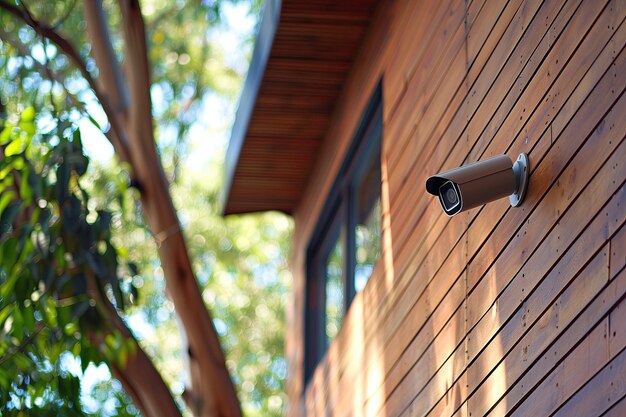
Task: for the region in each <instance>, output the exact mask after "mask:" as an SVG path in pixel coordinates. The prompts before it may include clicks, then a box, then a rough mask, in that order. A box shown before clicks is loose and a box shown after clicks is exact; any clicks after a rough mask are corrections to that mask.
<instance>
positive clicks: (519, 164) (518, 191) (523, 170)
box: [509, 153, 530, 207]
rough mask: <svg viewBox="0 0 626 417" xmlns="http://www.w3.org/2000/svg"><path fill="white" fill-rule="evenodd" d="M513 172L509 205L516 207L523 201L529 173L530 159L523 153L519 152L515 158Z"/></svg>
mask: <svg viewBox="0 0 626 417" xmlns="http://www.w3.org/2000/svg"><path fill="white" fill-rule="evenodd" d="M513 172H514V173H515V183H516V187H515V192H514V193H513V194H511V195H510V196H509V202H510V203H511V207H518V206H519V205H520V204H522V201H524V196H525V195H526V189H527V188H528V177H529V175H530V161H529V160H528V155H526V154H525V153H521V154H519V156H518V157H517V160H516V161H515V163H514V164H513Z"/></svg>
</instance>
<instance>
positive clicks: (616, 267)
mask: <svg viewBox="0 0 626 417" xmlns="http://www.w3.org/2000/svg"><path fill="white" fill-rule="evenodd" d="M610 253H611V263H610V265H609V271H610V277H611V279H613V277H615V275H617V274H618V273H619V272H620V271H621V270H622V269H623V268H624V266H626V227H622V228H621V229H620V231H619V232H618V233H617V234H616V235H615V236H614V237H613V239H611V249H610Z"/></svg>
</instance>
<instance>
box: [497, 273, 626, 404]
mask: <svg viewBox="0 0 626 417" xmlns="http://www.w3.org/2000/svg"><path fill="white" fill-rule="evenodd" d="M625 289H626V274H623V276H619V278H618V279H617V280H615V281H611V282H610V284H609V285H608V286H606V287H605V288H604V289H603V290H602V292H601V293H600V294H599V295H598V296H597V297H596V298H595V299H594V300H593V301H592V302H591V304H589V305H588V306H587V307H584V306H581V307H580V310H581V313H580V314H579V315H578V316H577V317H576V319H575V320H573V321H572V324H571V325H570V326H569V327H566V328H565V329H564V331H563V333H562V334H560V335H558V337H557V338H556V339H555V340H554V337H553V333H548V336H552V337H551V338H549V339H548V340H546V338H538V339H533V338H532V337H531V335H529V336H528V337H527V338H526V339H525V340H524V341H523V343H526V346H527V348H526V351H527V352H529V353H530V354H531V356H530V357H528V359H529V360H527V362H526V365H525V369H524V370H523V373H522V376H521V377H519V378H517V379H515V380H513V381H511V385H512V387H511V388H509V390H508V392H507V394H506V396H505V397H503V399H501V400H500V401H499V402H497V404H496V405H495V406H494V407H493V408H492V409H491V410H490V411H489V413H488V414H487V415H488V416H497V415H504V414H507V413H509V412H511V411H513V410H515V409H516V408H517V406H518V405H519V404H520V403H521V401H523V400H524V399H526V398H527V397H528V394H529V393H530V392H532V391H533V390H535V389H536V387H537V386H538V385H539V384H540V383H541V382H542V381H544V380H545V377H546V375H547V374H548V373H549V372H551V371H552V370H553V369H554V368H555V367H556V365H557V364H558V363H560V361H561V360H562V358H563V357H564V356H565V355H566V354H567V353H568V352H570V351H571V350H572V349H573V348H575V346H576V345H578V344H579V342H580V340H582V339H583V338H584V337H585V335H586V334H588V333H589V332H590V331H591V329H593V328H594V327H595V326H597V324H598V323H599V322H600V321H603V320H605V317H606V315H607V314H608V313H609V312H610V311H611V310H612V309H613V307H614V306H615V305H616V304H617V303H619V302H620V299H621V298H623V294H624V290H625ZM549 314H553V312H550V313H549ZM546 320H550V319H549V318H547V319H546ZM533 358H534V362H533V360H532V359H533Z"/></svg>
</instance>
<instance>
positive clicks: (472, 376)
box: [416, 142, 626, 415]
mask: <svg viewBox="0 0 626 417" xmlns="http://www.w3.org/2000/svg"><path fill="white" fill-rule="evenodd" d="M624 143H625V144H626V142H624ZM625 146H626V145H625ZM624 198H626V187H623V189H622V193H621V194H620V195H619V196H616V197H615V198H614V199H613V200H612V203H611V204H610V205H609V207H611V208H610V209H607V213H611V216H614V215H616V214H617V213H620V210H619V208H618V206H617V204H618V203H621V201H622V200H623V199H624ZM621 216H622V219H621V221H622V223H623V222H624V221H625V220H626V213H623V212H622V213H621ZM607 223H608V221H607V216H606V213H605V212H604V211H603V212H601V213H599V214H598V216H597V218H596V222H595V226H594V227H592V228H590V230H591V231H590V232H589V233H587V235H586V236H587V238H586V239H589V240H592V239H595V240H596V241H597V242H599V243H603V242H604V239H602V238H600V239H599V240H598V236H600V237H601V236H602V235H601V234H598V233H597V231H598V230H600V231H601V230H604V229H605V228H606V227H607ZM592 241H593V240H592ZM589 243H590V242H589V241H588V240H582V241H581V242H580V243H579V244H577V246H576V247H577V248H578V249H577V250H580V248H581V247H587V246H592V245H589ZM597 244H598V243H596V246H597ZM572 255H579V253H578V252H576V250H575V251H574V252H573V253H572ZM601 258H603V259H602V260H598V262H602V261H603V262H605V263H606V262H607V259H606V258H605V257H604V254H603V255H602V257H601ZM596 267H598V265H596ZM562 272H563V274H567V273H568V271H567V270H563V271H562ZM604 272H605V278H604V281H605V282H606V281H607V280H608V277H606V273H607V269H606V268H605V271H604ZM538 274H540V273H538ZM558 274H559V270H556V272H555V275H558ZM520 279H521V278H520ZM586 289H587V290H589V289H591V288H586ZM545 296H546V295H544V294H538V295H537V296H536V297H539V299H541V298H542V297H545ZM565 300H567V298H565V297H564V298H563V299H562V301H565ZM522 301H523V302H524V304H523V308H521V309H520V312H519V314H518V315H519V317H518V319H517V320H516V319H515V318H513V320H512V321H511V323H512V326H513V330H515V325H518V326H519V324H520V323H524V326H522V330H524V328H525V327H526V324H525V323H526V318H524V317H523V316H524V315H526V316H528V319H529V320H530V319H531V317H530V316H531V314H530V313H531V307H533V303H530V304H528V301H525V300H522ZM507 303H508V304H507ZM511 303H512V304H513V305H514V306H515V305H518V304H517V302H515V301H513V302H510V301H508V302H507V301H506V300H503V301H500V303H499V305H502V306H504V305H505V304H506V305H509V304H511ZM539 304H541V303H539ZM537 310H538V311H541V310H540V309H537ZM532 311H533V312H534V311H535V308H534V307H533V309H532ZM496 313H499V311H498V310H496ZM563 314H564V316H566V317H567V314H566V311H564V312H563ZM572 314H574V315H575V314H576V311H574V312H573V313H572ZM533 316H534V314H533ZM496 319H500V320H501V321H504V322H507V321H508V319H507V317H506V316H505V317H502V318H499V317H498V316H497V315H496ZM529 324H530V323H529ZM559 324H563V325H567V323H566V322H565V323H559ZM472 337H476V335H475V334H473V333H472V334H470V335H469V336H468V339H471V338H472ZM504 342H505V340H502V339H496V340H495V341H493V346H495V349H492V352H489V351H488V352H486V353H485V352H483V353H481V355H483V354H484V355H487V357H488V359H487V360H486V361H485V362H483V365H484V367H481V366H479V365H474V367H471V366H470V372H469V375H468V381H469V387H468V389H469V392H472V391H473V390H474V387H475V386H476V384H477V382H476V379H477V378H480V379H479V380H482V378H484V376H485V375H486V374H489V373H490V372H491V369H492V368H491V366H493V365H495V364H497V363H498V361H499V360H500V359H501V355H500V356H498V355H497V354H498V352H499V351H503V352H507V351H508V350H509V349H510V347H507V346H502V344H504ZM506 342H508V343H507V344H508V345H511V344H514V342H515V340H513V341H506ZM462 348H463V349H464V350H465V349H469V347H468V345H464V346H463V347H462ZM458 350H460V349H457V351H458ZM444 352H445V351H444ZM494 353H495V354H496V355H494ZM443 354H444V356H445V353H443ZM489 354H491V355H492V357H489ZM478 363H480V362H478ZM435 367H436V365H435ZM504 369H506V368H504ZM476 370H478V375H476V372H475V371H476ZM505 373H506V372H505V371H504V370H502V371H498V372H496V373H495V374H493V375H496V377H492V378H496V379H497V375H502V374H505ZM480 375H482V376H480ZM435 379H437V377H436V376H435ZM498 384H500V382H498V381H496V382H495V383H494V384H493V386H492V385H489V386H488V388H487V390H496V388H495V387H496V386H498ZM416 401H419V400H418V399H416ZM472 406H473V404H472V403H470V412H472V414H473V410H472V408H471V407H472ZM473 415H475V414H473ZM478 415H480V412H479V414H478Z"/></svg>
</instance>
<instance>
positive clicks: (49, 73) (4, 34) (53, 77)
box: [0, 27, 85, 111]
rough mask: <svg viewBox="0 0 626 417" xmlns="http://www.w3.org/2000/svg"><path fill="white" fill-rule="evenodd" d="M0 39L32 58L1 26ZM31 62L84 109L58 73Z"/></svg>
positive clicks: (26, 49) (75, 103)
mask: <svg viewBox="0 0 626 417" xmlns="http://www.w3.org/2000/svg"><path fill="white" fill-rule="evenodd" d="M0 39H2V40H4V41H5V42H6V43H8V44H9V45H11V46H12V47H13V48H15V49H16V50H17V52H18V53H19V54H20V55H22V56H30V57H31V58H32V54H31V53H30V50H29V49H28V47H27V46H26V45H24V44H23V43H21V42H19V41H18V40H17V39H15V38H13V37H12V36H11V35H9V34H8V33H7V32H5V31H4V29H3V28H1V27H0ZM33 62H34V63H35V64H34V65H35V66H36V67H37V69H38V70H39V72H40V73H44V74H46V75H47V76H48V79H50V81H54V82H57V83H59V84H60V85H61V86H62V87H63V89H64V90H65V93H66V94H67V96H68V97H69V99H70V100H71V102H72V103H73V104H74V105H75V106H76V107H78V108H79V110H81V111H85V109H84V108H83V105H82V103H81V102H80V100H78V98H77V97H76V96H75V95H74V94H72V93H71V92H69V91H68V90H67V88H65V80H64V79H63V77H62V76H61V75H60V74H59V73H57V72H54V71H52V70H51V69H50V68H49V67H48V66H46V65H43V64H42V63H41V62H39V61H37V60H36V59H34V58H33Z"/></svg>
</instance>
